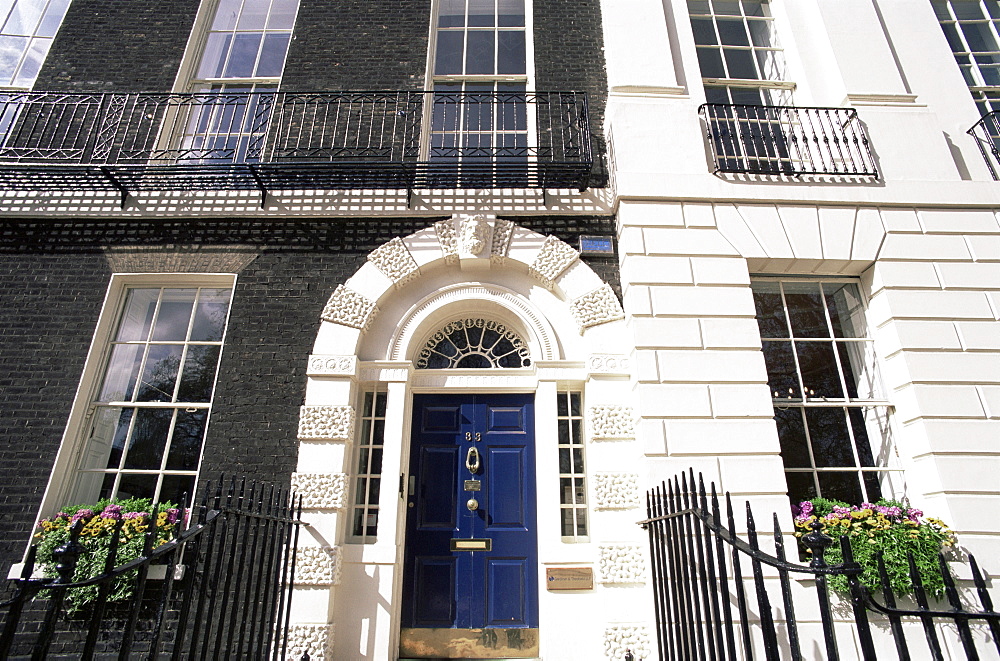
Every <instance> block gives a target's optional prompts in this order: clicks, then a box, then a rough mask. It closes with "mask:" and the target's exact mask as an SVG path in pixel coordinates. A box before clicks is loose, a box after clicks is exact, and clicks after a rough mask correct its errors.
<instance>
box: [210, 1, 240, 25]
mask: <svg viewBox="0 0 1000 661" xmlns="http://www.w3.org/2000/svg"><path fill="white" fill-rule="evenodd" d="M242 5H243V0H219V8H218V9H216V10H215V19H214V20H213V22H212V29H213V30H232V29H233V28H235V27H236V19H237V18H238V17H239V14H240V7H241V6H242Z"/></svg>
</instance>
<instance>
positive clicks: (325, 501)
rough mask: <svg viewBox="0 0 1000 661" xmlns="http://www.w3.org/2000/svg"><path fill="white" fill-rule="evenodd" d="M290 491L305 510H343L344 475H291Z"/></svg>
mask: <svg viewBox="0 0 1000 661" xmlns="http://www.w3.org/2000/svg"><path fill="white" fill-rule="evenodd" d="M292 491H294V492H295V493H296V494H297V495H299V496H301V497H302V507H303V508H305V509H307V510H339V509H343V507H344V501H345V500H346V496H347V475H345V474H344V473H292Z"/></svg>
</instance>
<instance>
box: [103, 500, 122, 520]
mask: <svg viewBox="0 0 1000 661" xmlns="http://www.w3.org/2000/svg"><path fill="white" fill-rule="evenodd" d="M101 518H102V519H115V520H116V521H117V520H118V519H120V518H122V506H121V505H113V504H112V505H108V506H107V507H105V508H104V511H103V512H101Z"/></svg>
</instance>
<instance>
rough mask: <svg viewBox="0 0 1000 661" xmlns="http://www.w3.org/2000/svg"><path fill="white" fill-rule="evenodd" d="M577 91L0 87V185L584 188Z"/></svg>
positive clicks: (584, 118) (587, 158)
mask: <svg viewBox="0 0 1000 661" xmlns="http://www.w3.org/2000/svg"><path fill="white" fill-rule="evenodd" d="M592 162H593V159H592V155H591V147H590V130H589V120H588V115H587V97H586V94H585V93H583V92H525V91H512V92H418V91H417V92H406V91H394V92H392V91H390V92H317V93H300V92H274V91H270V92H227V91H210V92H198V93H191V94H159V93H156V94H153V93H148V94H147V93H137V94H114V93H94V94H81V93H61V92H0V185H3V186H4V187H5V188H6V189H8V190H65V189H87V190H93V189H97V190H115V191H118V192H120V193H122V194H127V193H129V192H133V191H148V190H208V189H223V190H226V189H229V190H232V189H237V190H239V189H259V190H261V191H263V192H265V193H266V192H267V191H270V190H290V189H299V190H301V189H308V190H316V189H332V190H338V189H362V188H365V189H369V188H386V189H412V188H535V187H537V188H579V189H585V188H587V187H588V185H589V182H588V179H589V176H590V172H591V166H592Z"/></svg>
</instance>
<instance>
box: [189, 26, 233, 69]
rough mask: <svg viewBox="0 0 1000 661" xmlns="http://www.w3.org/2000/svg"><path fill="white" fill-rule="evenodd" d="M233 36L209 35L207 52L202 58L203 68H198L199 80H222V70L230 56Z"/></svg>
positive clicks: (206, 44) (226, 34)
mask: <svg viewBox="0 0 1000 661" xmlns="http://www.w3.org/2000/svg"><path fill="white" fill-rule="evenodd" d="M232 41H233V35H231V34H229V33H219V32H216V33H213V34H210V35H208V41H207V42H206V43H205V52H204V53H203V54H202V56H201V66H199V67H198V77H199V78H221V77H222V69H223V67H225V65H226V58H227V57H228V56H229V46H230V44H231V43H232Z"/></svg>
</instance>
